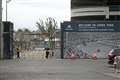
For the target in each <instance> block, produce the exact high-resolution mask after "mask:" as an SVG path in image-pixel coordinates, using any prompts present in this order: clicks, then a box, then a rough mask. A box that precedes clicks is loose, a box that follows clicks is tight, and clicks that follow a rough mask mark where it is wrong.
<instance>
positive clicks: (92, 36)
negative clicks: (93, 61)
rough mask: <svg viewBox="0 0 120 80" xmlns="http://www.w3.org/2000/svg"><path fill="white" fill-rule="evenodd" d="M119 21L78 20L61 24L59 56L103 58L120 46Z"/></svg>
mask: <svg viewBox="0 0 120 80" xmlns="http://www.w3.org/2000/svg"><path fill="white" fill-rule="evenodd" d="M119 35H120V21H79V22H64V23H62V24H61V58H69V57H70V55H71V56H72V57H73V53H74V55H76V56H74V57H77V58H78V56H79V57H80V58H91V56H92V55H93V53H96V54H97V57H98V58H105V57H106V55H107V53H108V52H109V50H111V49H113V48H120V36H119Z"/></svg>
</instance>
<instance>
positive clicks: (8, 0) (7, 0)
mask: <svg viewBox="0 0 120 80" xmlns="http://www.w3.org/2000/svg"><path fill="white" fill-rule="evenodd" d="M10 1H11V0H6V21H7V13H8V12H7V4H8V3H9V2H10Z"/></svg>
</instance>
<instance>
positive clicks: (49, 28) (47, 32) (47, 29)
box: [36, 17, 58, 49]
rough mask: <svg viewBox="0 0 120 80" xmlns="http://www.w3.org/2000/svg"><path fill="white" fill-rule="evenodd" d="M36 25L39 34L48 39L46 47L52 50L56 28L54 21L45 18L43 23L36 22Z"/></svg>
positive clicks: (40, 21) (41, 21)
mask: <svg viewBox="0 0 120 80" xmlns="http://www.w3.org/2000/svg"><path fill="white" fill-rule="evenodd" d="M36 24H37V25H36V26H37V27H38V30H39V31H40V33H41V34H43V35H44V36H46V37H45V38H48V39H49V45H48V47H49V48H51V49H53V48H54V46H55V42H54V41H53V39H55V32H56V29H57V27H58V25H57V22H56V21H55V19H53V18H51V17H49V18H47V19H46V20H45V21H43V20H41V19H40V20H39V22H36Z"/></svg>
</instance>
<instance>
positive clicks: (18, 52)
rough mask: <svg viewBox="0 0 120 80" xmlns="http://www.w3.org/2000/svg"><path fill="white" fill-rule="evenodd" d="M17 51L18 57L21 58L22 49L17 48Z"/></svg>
mask: <svg viewBox="0 0 120 80" xmlns="http://www.w3.org/2000/svg"><path fill="white" fill-rule="evenodd" d="M16 52H17V58H20V49H19V48H17V49H16Z"/></svg>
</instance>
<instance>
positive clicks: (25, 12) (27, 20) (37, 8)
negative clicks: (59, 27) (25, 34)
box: [3, 0, 70, 30]
mask: <svg viewBox="0 0 120 80" xmlns="http://www.w3.org/2000/svg"><path fill="white" fill-rule="evenodd" d="M47 17H53V18H55V19H56V20H57V21H58V23H60V22H62V21H66V20H70V0H12V1H11V2H10V3H9V4H8V20H9V21H12V22H14V26H15V30H16V29H18V28H29V29H30V30H36V27H35V25H36V21H38V20H39V18H40V19H43V20H44V19H45V18H47ZM3 20H5V0H3Z"/></svg>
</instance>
